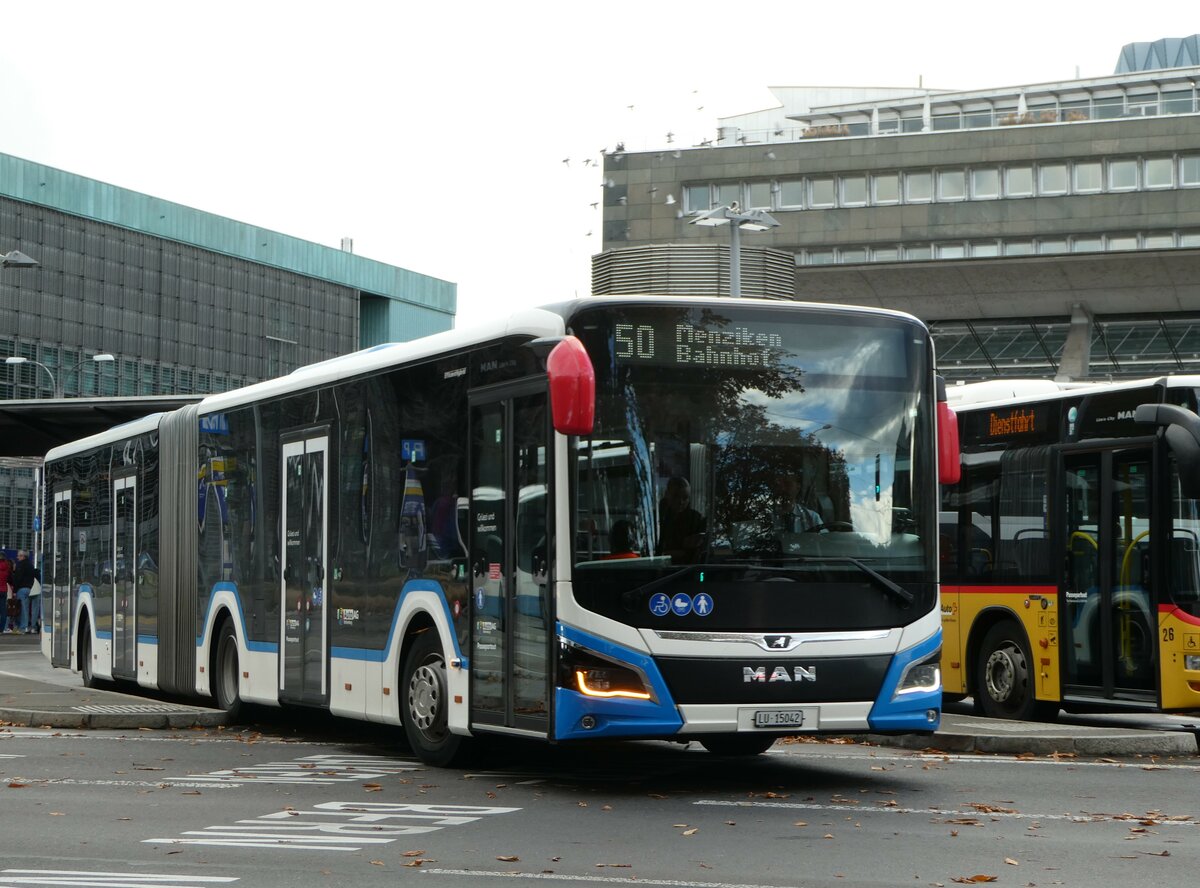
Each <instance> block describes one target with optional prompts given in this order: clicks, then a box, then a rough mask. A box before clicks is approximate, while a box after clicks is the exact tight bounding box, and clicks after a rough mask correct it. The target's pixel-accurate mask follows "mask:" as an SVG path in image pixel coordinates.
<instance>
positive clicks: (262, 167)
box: [0, 0, 1200, 326]
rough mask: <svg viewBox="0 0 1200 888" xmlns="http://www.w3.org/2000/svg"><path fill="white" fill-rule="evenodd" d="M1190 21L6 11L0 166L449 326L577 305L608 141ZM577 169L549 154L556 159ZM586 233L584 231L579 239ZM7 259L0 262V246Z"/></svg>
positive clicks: (961, 83) (677, 7) (1055, 6)
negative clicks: (382, 287) (311, 255)
mask: <svg viewBox="0 0 1200 888" xmlns="http://www.w3.org/2000/svg"><path fill="white" fill-rule="evenodd" d="M1189 9H1193V8H1192V7H1191V6H1190V5H1189V4H1185V3H1182V2H1179V0H1175V2H1161V0H1144V2H1141V3H1139V4H1138V5H1137V7H1136V11H1135V10H1134V9H1132V8H1131V9H1128V10H1126V11H1125V13H1120V14H1118V13H1117V11H1116V10H1115V9H1112V8H1110V9H1105V8H1103V7H1096V8H1095V9H1089V8H1087V7H1084V6H1080V5H1079V4H1066V3H1047V2H1044V0H1043V2H1030V0H1002V2H996V3H977V4H963V3H961V2H953V3H951V2H926V3H922V2H917V3H908V4H898V3H886V4H885V3H878V2H875V0H869V2H863V0H860V2H858V3H853V4H846V3H815V2H811V0H806V2H765V0H762V2H758V3H736V2H730V0H719V2H717V0H689V2H687V3H678V2H677V3H660V2H656V0H642V2H640V3H622V2H609V3H603V4H600V3H589V4H587V5H584V4H582V3H578V2H571V0H559V2H552V3H551V2H547V3H542V2H512V3H500V2H465V3H464V2H459V3H455V2H452V0H442V2H416V0H392V2H383V0H374V2H359V0H340V2H338V3H336V4H334V3H321V4H318V3H308V2H288V3H276V2H259V0H241V2H238V3H231V2H226V0H205V2H194V3H186V4H185V3H180V2H166V0H157V2H145V3H143V2H124V0H107V2H99V3H98V2H65V0H39V2H37V3H33V4H17V3H14V2H12V0H7V2H0V10H3V12H4V19H5V24H4V28H3V43H2V44H0V84H3V94H2V96H0V101H2V102H3V114H2V115H0V152H4V153H7V154H13V155H16V156H18V157H23V158H26V159H28V160H32V161H36V162H38V163H44V164H48V165H50V166H53V167H58V168H60V169H63V170H67V171H69V172H72V173H78V174H81V175H84V176H89V177H92V178H95V179H100V180H102V181H105V182H109V183H111V184H113V185H118V186H121V187H123V188H129V189H132V190H135V191H140V192H144V193H147V194H150V195H154V196H155V197H161V198H165V199H168V200H172V201H176V202H178V203H182V204H185V205H187V206H191V207H195V208H197V209H200V210H205V211H207V212H211V213H217V214H220V215H223V216H228V217H231V218H233V219H237V220H239V221H242V222H247V223H251V224H254V225H259V226H263V227H266V228H271V229H274V230H276V231H280V232H283V233H285V234H290V235H293V236H296V237H301V238H304V239H306V240H311V241H316V242H318V243H323V244H327V245H330V246H334V247H336V246H338V245H339V243H340V241H341V238H343V237H351V238H353V239H354V250H355V252H356V253H358V254H360V255H362V256H367V257H370V258H372V259H378V260H380V261H383V262H388V263H391V264H394V265H399V266H402V267H404V268H407V269H410V270H412V271H417V272H421V273H423V274H429V275H433V276H435V277H439V278H443V279H446V280H449V281H453V282H455V283H456V284H457V285H458V307H459V321H458V323H459V325H460V326H461V325H464V324H468V323H470V322H473V321H476V320H481V319H484V318H490V317H494V316H496V315H497V314H499V313H501V312H505V311H508V310H510V309H515V308H522V307H528V306H533V305H538V304H541V303H547V302H556V301H560V300H562V299H563V298H569V297H572V296H581V295H586V294H587V293H588V287H589V278H590V257H591V255H592V254H593V253H595V252H597V251H599V249H600V246H601V243H600V222H601V218H600V213H599V210H597V209H593V208H592V207H591V203H592V202H594V201H598V200H599V199H600V188H601V176H600V172H599V170H598V169H597V168H596V167H595V166H587V165H585V164H584V160H585V159H587V158H591V159H592V160H593V161H594V162H598V161H599V158H600V151H601V149H604V148H608V149H611V148H612V147H613V146H615V145H616V143H617V142H624V143H625V145H626V147H627V148H628V149H629V150H638V149H649V148H661V147H663V146H664V145H665V134H666V133H667V132H668V131H670V132H674V133H677V134H679V135H678V136H677V137H676V145H677V146H678V145H680V144H684V145H686V144H693V143H694V142H695V141H698V140H699V139H700V138H704V137H711V136H712V135H713V134H714V133H715V130H716V122H717V118H718V117H719V116H723V115H730V114H736V113H742V112H746V111H753V110H758V109H761V108H765V107H770V106H771V105H773V104H774V102H773V100H772V99H771V96H770V93H769V92H768V91H767V87H768V86H834V85H836V86H913V87H915V86H917V84H918V83H919V82H923V83H924V85H925V86H926V87H932V88H946V89H969V88H983V87H992V86H1011V85H1016V84H1024V83H1039V82H1044V81H1051V80H1063V79H1070V78H1073V77H1074V76H1075V73H1076V70H1077V69H1078V72H1079V75H1080V76H1082V77H1097V76H1104V75H1107V74H1111V73H1113V70H1114V68H1115V66H1116V61H1117V56H1118V54H1119V52H1120V49H1121V47H1122V46H1123V45H1124V44H1126V43H1130V42H1134V41H1149V40H1157V39H1159V38H1162V37H1185V36H1188V35H1190V34H1193V33H1196V32H1197V31H1200V16H1193V18H1194V19H1195V20H1194V21H1185V20H1184V17H1185V14H1186V12H1187V10H1189ZM568 158H569V159H570V163H564V159H568ZM589 232H590V234H589ZM0 248H4V249H7V248H8V247H7V246H6V245H0Z"/></svg>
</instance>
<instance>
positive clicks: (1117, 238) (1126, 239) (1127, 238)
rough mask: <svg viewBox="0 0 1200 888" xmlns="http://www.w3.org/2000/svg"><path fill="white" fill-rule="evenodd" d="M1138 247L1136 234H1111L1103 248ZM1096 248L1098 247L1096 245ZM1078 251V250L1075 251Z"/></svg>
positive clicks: (1127, 248)
mask: <svg viewBox="0 0 1200 888" xmlns="http://www.w3.org/2000/svg"><path fill="white" fill-rule="evenodd" d="M1137 248H1138V239H1137V235H1136V234H1113V235H1109V237H1108V240H1107V243H1106V244H1105V249H1107V250H1136V249H1137ZM1097 249H1099V248H1098V247H1097ZM1076 252H1078V250H1077V251H1076Z"/></svg>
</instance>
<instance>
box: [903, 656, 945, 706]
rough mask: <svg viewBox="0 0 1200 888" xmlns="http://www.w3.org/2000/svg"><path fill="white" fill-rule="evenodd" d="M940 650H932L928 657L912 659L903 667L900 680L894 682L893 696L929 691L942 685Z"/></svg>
mask: <svg viewBox="0 0 1200 888" xmlns="http://www.w3.org/2000/svg"><path fill="white" fill-rule="evenodd" d="M941 660H942V652H941V651H940V650H937V651H934V652H933V653H932V654H930V655H929V656H928V657H925V658H924V659H921V660H914V661H913V662H912V663H909V664H908V665H907V666H905V667H904V671H903V672H901V673H900V681H898V682H897V683H896V693H895V695H894V696H896V697H900V696H903V695H904V694H918V693H931V692H933V691H937V690H940V689H941V687H942V667H941V665H940V664H941Z"/></svg>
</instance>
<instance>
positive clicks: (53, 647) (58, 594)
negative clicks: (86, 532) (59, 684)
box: [42, 490, 75, 666]
mask: <svg viewBox="0 0 1200 888" xmlns="http://www.w3.org/2000/svg"><path fill="white" fill-rule="evenodd" d="M51 522H52V523H51V525H50V583H49V586H50V588H49V589H44V588H43V589H42V596H43V597H42V606H43V607H45V605H46V603H47V602H48V603H49V604H50V612H49V613H44V614H42V622H43V623H46V624H48V625H49V626H50V663H51V664H52V665H54V666H70V665H71V590H72V589H73V588H75V578H74V577H73V576H72V575H71V491H70V490H58V491H55V493H54V514H53V516H52V518H51ZM47 592H49V593H50V594H49V595H47V594H46V593H47Z"/></svg>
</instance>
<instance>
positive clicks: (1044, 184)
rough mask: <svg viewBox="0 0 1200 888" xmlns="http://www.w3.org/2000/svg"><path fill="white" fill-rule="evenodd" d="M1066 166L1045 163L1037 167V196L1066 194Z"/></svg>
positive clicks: (1063, 164)
mask: <svg viewBox="0 0 1200 888" xmlns="http://www.w3.org/2000/svg"><path fill="white" fill-rule="evenodd" d="M1066 193H1067V165H1066V164H1065V163H1047V164H1043V165H1041V166H1039V167H1038V194H1066Z"/></svg>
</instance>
